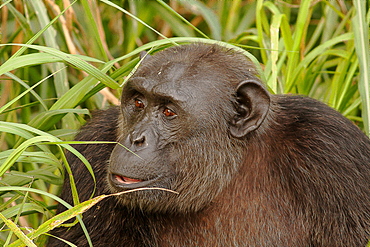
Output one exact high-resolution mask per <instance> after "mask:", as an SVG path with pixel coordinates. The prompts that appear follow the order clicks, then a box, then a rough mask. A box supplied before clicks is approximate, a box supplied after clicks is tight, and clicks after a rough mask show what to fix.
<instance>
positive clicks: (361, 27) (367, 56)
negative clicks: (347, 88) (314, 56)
mask: <svg viewBox="0 0 370 247" xmlns="http://www.w3.org/2000/svg"><path fill="white" fill-rule="evenodd" d="M353 4H354V6H355V8H356V14H355V16H354V17H353V19H352V24H353V31H354V33H355V38H354V39H355V49H356V53H357V57H358V60H359V65H360V81H359V91H360V95H361V98H362V107H363V109H362V118H363V120H364V128H365V132H366V134H367V135H370V53H369V50H370V49H369V24H368V23H366V12H365V10H366V1H363V0H354V1H353ZM369 13H370V11H369Z"/></svg>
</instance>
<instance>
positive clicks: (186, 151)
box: [107, 56, 242, 212]
mask: <svg viewBox="0 0 370 247" xmlns="http://www.w3.org/2000/svg"><path fill="white" fill-rule="evenodd" d="M149 59H151V60H152V61H149V65H148V66H144V67H141V68H139V69H138V71H137V72H136V74H135V75H134V76H133V77H132V79H131V80H130V81H129V82H128V83H127V84H126V85H125V87H124V88H123V94H122V99H121V103H122V104H121V110H122V111H121V112H122V115H121V116H120V121H119V122H120V125H119V127H118V129H119V140H118V141H119V143H120V144H122V146H124V147H122V146H121V145H117V146H116V147H115V148H114V150H113V152H112V154H111V158H110V164H109V170H108V178H107V179H108V183H109V186H110V190H111V191H112V192H119V191H125V190H129V189H135V188H143V187H159V188H166V189H171V190H174V191H176V192H178V193H179V195H177V194H173V193H170V192H166V191H160V190H146V191H136V192H132V193H129V194H124V195H122V196H121V197H120V202H121V203H122V204H123V205H126V206H128V207H133V208H134V207H139V208H141V209H143V210H146V211H156V212H169V211H174V212H192V211H197V210H200V209H201V208H202V207H204V206H205V205H206V204H207V203H209V202H210V201H211V200H212V199H213V198H214V197H215V196H217V195H218V194H219V193H220V191H221V190H222V188H223V187H224V186H226V183H228V181H230V180H231V175H232V174H234V173H235V172H236V170H237V164H240V163H241V160H242V155H241V154H240V153H238V152H237V151H236V152H235V153H233V154H232V155H231V154H230V152H227V151H226V150H230V149H233V148H232V147H235V145H239V144H238V143H237V142H238V141H236V143H234V141H233V140H231V139H230V137H229V133H228V122H229V121H230V119H232V116H233V115H234V114H235V109H234V108H235V107H234V105H233V102H232V101H231V100H230V99H231V98H232V97H233V96H232V92H231V91H230V90H228V89H225V88H223V84H222V83H221V82H222V79H223V77H224V75H222V74H218V73H216V72H215V71H213V72H212V73H211V72H210V71H209V70H208V71H207V69H201V68H200V67H199V66H194V65H192V64H188V63H183V62H182V61H178V62H176V61H175V62H167V63H163V62H161V63H158V64H157V63H156V61H155V56H153V57H150V58H149ZM145 62H146V61H144V65H145ZM225 79H226V78H225ZM218 82H220V83H218ZM210 92H211V93H210ZM215 98H216V99H225V100H219V101H218V102H219V103H215V102H214V99H215ZM219 146H224V147H225V148H224V149H223V150H225V151H224V152H225V153H223V152H222V151H221V152H220V151H219V150H215V151H213V148H212V147H219ZM125 148H127V149H129V150H130V151H128V150H126V149H125ZM238 150H241V149H240V148H239V149H238ZM215 184H218V185H219V186H215ZM189 191H191V193H189Z"/></svg>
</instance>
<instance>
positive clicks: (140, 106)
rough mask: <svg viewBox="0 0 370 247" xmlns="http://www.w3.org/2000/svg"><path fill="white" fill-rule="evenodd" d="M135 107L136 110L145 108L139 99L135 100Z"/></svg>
mask: <svg viewBox="0 0 370 247" xmlns="http://www.w3.org/2000/svg"><path fill="white" fill-rule="evenodd" d="M135 107H136V108H141V109H142V108H144V107H145V104H144V102H143V101H141V100H139V99H135Z"/></svg>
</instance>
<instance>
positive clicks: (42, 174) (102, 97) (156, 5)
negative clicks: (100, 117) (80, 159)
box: [0, 0, 370, 246]
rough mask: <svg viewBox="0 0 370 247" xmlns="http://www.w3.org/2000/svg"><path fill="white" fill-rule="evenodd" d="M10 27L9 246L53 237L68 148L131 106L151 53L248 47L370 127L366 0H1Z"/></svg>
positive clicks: (1, 157) (6, 71)
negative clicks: (129, 93) (134, 81)
mask: <svg viewBox="0 0 370 247" xmlns="http://www.w3.org/2000/svg"><path fill="white" fill-rule="evenodd" d="M0 23H1V29H0V64H1V65H0V80H1V83H0V222H1V223H0V245H9V246H24V245H27V246H43V245H44V244H45V241H46V238H47V235H46V234H45V233H46V232H47V231H49V230H50V229H52V228H53V227H55V226H56V224H55V222H56V221H55V218H54V219H51V221H50V220H49V219H50V218H51V217H52V216H53V215H54V213H55V211H54V209H55V203H56V202H55V200H58V198H57V196H55V195H58V193H59V190H60V185H61V183H62V181H63V176H64V174H63V173H64V172H63V165H66V166H67V168H68V164H67V163H66V162H65V156H64V150H65V149H69V150H71V151H73V149H72V148H71V147H70V146H69V145H68V144H69V143H70V142H69V141H71V140H72V139H73V136H74V135H75V134H76V131H77V129H79V127H80V126H81V125H83V124H84V123H85V122H86V119H88V118H89V116H90V113H91V111H93V110H95V109H104V108H107V107H109V106H110V105H115V104H118V103H119V101H118V100H117V98H119V95H120V87H121V86H122V84H123V83H124V82H125V80H126V79H127V78H128V77H129V75H130V72H131V70H132V69H133V68H134V67H135V65H136V64H137V62H138V53H139V52H140V51H142V50H147V51H149V50H150V52H155V51H158V50H161V49H164V48H166V47H168V46H172V45H176V44H182V43H188V42H195V41H203V42H208V43H220V44H223V45H226V46H230V47H231V46H237V47H239V48H241V49H243V50H245V51H246V54H248V52H249V53H250V54H252V55H253V56H254V57H255V58H256V60H255V62H257V63H259V64H260V66H261V68H262V71H263V72H262V78H264V80H265V82H266V84H267V85H268V87H269V89H270V91H271V92H272V93H293V94H303V95H308V96H310V97H313V98H316V99H319V100H321V101H323V102H325V103H327V104H328V105H329V106H331V107H333V108H335V109H336V110H338V111H339V112H341V113H342V114H343V115H344V116H346V117H347V118H349V119H350V120H352V121H353V122H354V123H355V124H356V125H358V126H359V127H360V128H361V129H362V130H363V131H364V132H365V133H367V134H369V132H370V131H369V109H370V89H369V87H370V79H369V78H370V61H369V60H370V55H369V23H370V11H369V2H368V1H365V0H357V1H356V0H354V1H334V0H333V1H331V0H330V1H329V0H328V1H320V0H312V1H309V0H302V1H283V0H275V1H262V0H258V1H249V0H247V1H242V0H235V1H231V0H206V1H196V0H178V1H176V0H171V1H161V0H157V1H156V0H131V1H118V0H117V1H113V0H112V1H108V0H100V1H98V0H76V1H72V0H55V1H54V0H2V1H1V0H0ZM224 42H225V43H224ZM86 165H87V166H89V164H86ZM68 173H69V170H68V169H67V174H66V175H68ZM72 186H73V184H72ZM75 198H76V197H75ZM93 203H94V202H89V203H87V204H86V205H87V206H86V205H82V206H81V205H80V207H76V208H74V209H71V210H70V211H69V214H66V215H61V216H60V218H58V220H59V221H58V222H64V221H66V220H67V219H68V218H70V217H72V216H71V215H72V214H73V213H75V214H79V213H81V212H82V211H83V210H86V208H88V207H90V206H91V205H92V204H93ZM48 220H49V221H48ZM22 244H23V245H22ZM72 246H73V245H72Z"/></svg>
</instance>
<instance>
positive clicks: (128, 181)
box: [110, 174, 159, 189]
mask: <svg viewBox="0 0 370 247" xmlns="http://www.w3.org/2000/svg"><path fill="white" fill-rule="evenodd" d="M110 179H111V182H112V183H113V185H114V186H115V187H119V188H122V189H136V188H142V187H146V186H149V185H151V184H152V183H154V182H155V181H157V180H158V179H159V177H156V178H154V179H149V180H142V179H138V178H130V177H126V176H123V175H120V174H111V178H110Z"/></svg>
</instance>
